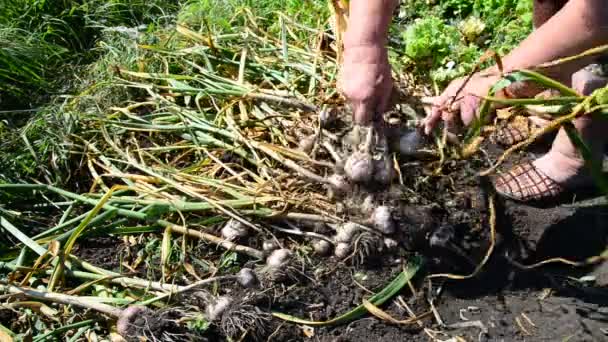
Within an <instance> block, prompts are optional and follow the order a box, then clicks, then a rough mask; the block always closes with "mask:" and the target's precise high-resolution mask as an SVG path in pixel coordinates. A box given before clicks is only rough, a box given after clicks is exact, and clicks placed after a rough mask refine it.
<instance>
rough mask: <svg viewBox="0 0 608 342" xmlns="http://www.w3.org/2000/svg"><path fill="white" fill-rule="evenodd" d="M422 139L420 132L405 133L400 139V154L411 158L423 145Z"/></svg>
mask: <svg viewBox="0 0 608 342" xmlns="http://www.w3.org/2000/svg"><path fill="white" fill-rule="evenodd" d="M421 142H422V137H421V135H420V132H418V130H414V131H410V132H406V133H404V134H403V135H402V136H401V137H400V138H399V154H401V155H404V156H409V155H412V154H414V153H415V152H416V151H417V150H418V149H419V148H420V145H421Z"/></svg>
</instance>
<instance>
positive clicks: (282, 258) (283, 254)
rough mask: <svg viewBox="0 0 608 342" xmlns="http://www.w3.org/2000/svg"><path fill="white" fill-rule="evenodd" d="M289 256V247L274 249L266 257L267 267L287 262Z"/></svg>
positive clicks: (278, 265)
mask: <svg viewBox="0 0 608 342" xmlns="http://www.w3.org/2000/svg"><path fill="white" fill-rule="evenodd" d="M290 258H291V251H290V250H289V249H286V248H283V249H277V250H274V251H273V252H272V253H271V254H270V255H269V256H268V258H266V265H267V266H268V267H276V268H278V267H281V266H284V265H285V264H287V263H288V262H289V259H290Z"/></svg>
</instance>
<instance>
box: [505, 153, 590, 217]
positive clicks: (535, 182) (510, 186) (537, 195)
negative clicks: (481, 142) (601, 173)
mask: <svg viewBox="0 0 608 342" xmlns="http://www.w3.org/2000/svg"><path fill="white" fill-rule="evenodd" d="M585 179H587V178H585ZM494 189H495V190H496V193H497V194H499V195H500V196H503V197H505V198H508V199H511V200H513V201H516V202H520V203H526V204H530V205H535V206H538V207H545V206H553V205H560V204H563V203H565V202H566V201H568V202H572V201H574V200H575V199H577V200H581V199H585V198H587V197H592V196H596V195H597V190H598V189H597V188H596V187H595V185H594V183H593V181H590V182H586V181H582V180H581V179H578V181H577V180H575V181H572V182H568V184H567V185H564V184H560V183H558V182H556V181H554V180H553V179H551V178H549V176H547V175H546V174H545V173H544V172H542V171H541V170H539V169H538V168H536V167H535V166H534V164H532V162H525V163H523V164H519V165H516V166H515V167H513V168H511V169H510V170H509V171H507V172H505V173H502V174H500V175H498V176H497V177H496V178H495V179H494ZM574 189H576V190H574ZM575 197H576V198H575Z"/></svg>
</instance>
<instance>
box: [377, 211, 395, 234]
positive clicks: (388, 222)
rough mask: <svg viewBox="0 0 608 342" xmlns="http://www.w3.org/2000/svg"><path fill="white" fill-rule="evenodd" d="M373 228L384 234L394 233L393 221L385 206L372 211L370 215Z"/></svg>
mask: <svg viewBox="0 0 608 342" xmlns="http://www.w3.org/2000/svg"><path fill="white" fill-rule="evenodd" d="M372 221H373V222H374V227H376V229H377V230H378V231H380V232H382V233H384V234H392V233H394V232H395V221H394V220H393V215H392V213H391V209H390V208H389V207H387V206H385V205H381V206H379V207H377V208H376V209H374V213H373V214H372Z"/></svg>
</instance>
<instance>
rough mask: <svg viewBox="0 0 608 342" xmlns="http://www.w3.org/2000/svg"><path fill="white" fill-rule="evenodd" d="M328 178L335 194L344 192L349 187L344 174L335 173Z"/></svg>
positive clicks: (348, 189)
mask: <svg viewBox="0 0 608 342" xmlns="http://www.w3.org/2000/svg"><path fill="white" fill-rule="evenodd" d="M328 180H329V183H330V186H331V190H332V191H334V192H335V193H337V194H345V193H347V192H348V191H350V189H351V187H350V183H349V182H348V180H347V179H346V178H345V177H344V176H342V175H339V174H337V173H336V174H333V175H331V176H329V178H328Z"/></svg>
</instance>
